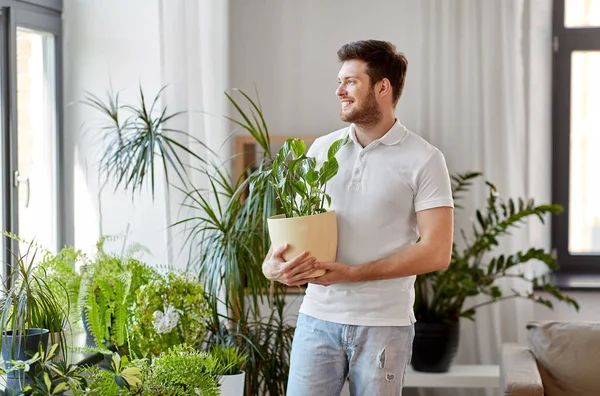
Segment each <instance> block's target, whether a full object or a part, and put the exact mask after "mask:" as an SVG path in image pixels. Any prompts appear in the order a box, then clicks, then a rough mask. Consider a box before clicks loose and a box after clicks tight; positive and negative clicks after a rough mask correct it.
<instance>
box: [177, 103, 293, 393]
mask: <svg viewBox="0 0 600 396" xmlns="http://www.w3.org/2000/svg"><path fill="white" fill-rule="evenodd" d="M239 93H240V95H241V96H242V98H243V99H244V100H245V101H246V103H247V104H248V110H243V109H242V106H241V105H240V103H238V102H237V101H236V100H235V99H234V98H233V97H232V96H231V95H227V97H228V99H229V101H230V102H231V104H232V105H233V107H234V108H235V109H236V111H237V112H238V114H239V117H240V119H241V121H240V120H235V119H232V118H230V120H232V121H233V122H234V123H235V124H237V125H238V126H240V127H242V129H244V130H245V131H247V132H248V133H249V134H250V135H251V136H252V137H253V138H254V139H255V140H256V143H257V144H258V145H259V146H260V147H261V148H262V150H263V152H264V156H263V158H261V159H259V160H258V161H256V162H255V163H254V164H252V165H253V166H254V168H255V170H254V172H255V173H256V174H259V173H261V172H269V171H270V170H271V169H272V166H273V162H274V158H273V154H272V152H271V148H270V137H269V132H268V129H267V125H266V122H265V119H264V117H263V111H262V108H261V106H260V102H255V101H254V100H252V99H251V98H250V97H249V96H248V95H247V94H245V93H244V92H242V91H239ZM244 173H245V172H244ZM206 174H207V176H208V179H209V185H210V187H209V188H208V189H207V190H192V191H191V192H189V193H188V195H187V201H186V206H187V207H188V208H189V209H191V211H192V213H195V215H194V216H191V217H189V218H187V219H184V220H182V221H181V222H180V223H178V224H188V225H190V227H189V230H190V232H189V234H188V237H187V242H188V244H189V245H190V246H191V247H192V248H194V250H195V251H197V252H199V254H198V255H196V256H191V260H190V262H189V264H188V269H189V270H191V271H196V272H197V273H198V274H199V276H200V277H201V278H202V279H204V281H205V285H206V292H207V294H208V296H209V297H208V298H209V301H210V303H211V305H212V306H213V309H214V311H215V313H214V314H213V316H212V320H211V324H210V325H209V331H210V333H209V334H210V335H209V338H210V340H209V343H219V342H225V341H223V340H226V342H233V343H234V345H237V346H238V348H240V349H241V350H243V351H245V352H246V353H248V355H249V358H248V360H247V362H246V367H247V376H246V389H247V393H248V394H253V393H252V392H257V393H260V394H265V393H266V392H268V393H269V394H271V395H277V394H283V393H285V386H286V384H287V369H286V368H287V367H288V361H289V348H290V346H291V339H292V336H293V326H289V325H287V324H285V321H284V317H283V315H284V310H283V308H284V305H285V296H286V293H287V289H286V287H285V286H284V285H282V284H279V283H273V282H269V281H268V280H267V279H266V278H265V277H264V275H263V273H262V262H263V260H264V258H265V256H266V255H267V252H268V250H269V248H270V242H269V241H270V239H269V235H268V227H267V218H268V217H270V216H272V215H274V214H276V212H277V209H278V207H277V201H276V194H275V190H274V188H273V186H272V184H271V183H270V182H269V180H268V179H267V178H259V179H252V178H243V176H241V177H240V178H239V179H238V180H235V181H234V182H233V183H231V181H230V180H231V179H230V177H229V175H228V174H227V172H226V171H224V170H222V168H213V169H211V170H206ZM251 179H252V182H251ZM269 289H270V290H271V293H267V290H269ZM219 296H223V301H224V305H225V307H227V313H225V314H224V316H221V315H220V314H218V313H217V312H216V309H217V307H218V305H219V304H218V301H219ZM261 303H262V304H266V305H267V306H269V307H275V309H273V310H272V312H271V314H270V315H269V317H268V318H267V319H264V318H262V317H261V312H260V305H261ZM223 319H225V320H226V321H225V324H223V321H222V320H223ZM219 340H221V341H219Z"/></svg>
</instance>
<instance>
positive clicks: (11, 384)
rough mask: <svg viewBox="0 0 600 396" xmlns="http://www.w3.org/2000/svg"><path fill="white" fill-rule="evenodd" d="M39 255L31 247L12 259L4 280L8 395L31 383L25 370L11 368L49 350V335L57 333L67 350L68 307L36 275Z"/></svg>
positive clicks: (1, 318)
mask: <svg viewBox="0 0 600 396" xmlns="http://www.w3.org/2000/svg"><path fill="white" fill-rule="evenodd" d="M36 253H37V247H36V246H35V245H34V244H33V243H31V244H30V245H29V246H28V248H27V251H26V252H25V253H24V254H20V253H19V254H16V255H13V256H14V264H12V265H11V268H10V273H9V275H8V276H7V277H6V278H3V279H2V293H1V296H0V334H1V335H2V360H3V362H4V366H5V368H6V369H7V371H8V374H7V384H6V385H7V394H11V392H17V393H18V392H19V391H20V390H21V389H23V387H24V386H26V385H27V384H28V383H29V382H30V381H29V379H28V378H27V376H26V375H25V371H24V370H22V369H19V370H11V367H12V366H13V364H15V363H17V364H18V362H24V361H27V360H29V359H28V356H29V357H31V356H32V355H33V354H34V353H35V352H33V351H38V350H39V349H40V347H41V348H47V346H48V335H49V333H58V334H59V341H60V342H59V344H60V347H61V349H62V350H63V351H65V350H66V349H65V345H66V343H65V338H64V335H63V332H62V330H63V329H64V326H65V320H66V318H67V312H68V307H63V306H61V305H60V303H59V302H58V301H57V299H56V297H55V296H54V294H53V292H52V289H51V288H50V287H49V286H48V283H47V282H46V280H45V279H44V277H43V276H39V275H38V274H36V272H35V264H36ZM36 364H37V362H33V366H35V365H36ZM34 368H35V367H33V369H34Z"/></svg>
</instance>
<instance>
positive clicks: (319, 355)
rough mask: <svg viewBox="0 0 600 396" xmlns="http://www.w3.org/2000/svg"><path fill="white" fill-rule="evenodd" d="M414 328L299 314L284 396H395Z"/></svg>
mask: <svg viewBox="0 0 600 396" xmlns="http://www.w3.org/2000/svg"><path fill="white" fill-rule="evenodd" d="M414 335H415V330H414V326H412V325H411V326H389V327H385V326H351V325H343V324H337V323H332V322H327V321H324V320H319V319H316V318H313V317H312V316H308V315H304V314H299V316H298V323H297V327H296V332H295V333H294V341H293V343H292V354H291V358H290V373H289V379H288V386H287V392H286V394H287V396H337V395H339V394H340V392H341V391H342V387H343V386H344V382H345V381H346V378H348V379H349V381H350V394H351V395H352V396H363V395H368V396H371V395H373V396H375V395H377V396H398V395H401V394H402V386H403V383H404V374H405V372H406V367H407V366H408V365H409V363H410V358H411V355H412V343H413V339H414Z"/></svg>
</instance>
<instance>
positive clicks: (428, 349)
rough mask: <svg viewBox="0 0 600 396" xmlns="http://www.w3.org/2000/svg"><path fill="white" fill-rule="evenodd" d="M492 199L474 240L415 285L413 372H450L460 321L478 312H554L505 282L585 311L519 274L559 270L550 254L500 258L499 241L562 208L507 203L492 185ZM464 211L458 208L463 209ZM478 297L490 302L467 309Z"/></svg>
mask: <svg viewBox="0 0 600 396" xmlns="http://www.w3.org/2000/svg"><path fill="white" fill-rule="evenodd" d="M479 176H481V174H480V173H476V172H472V173H466V174H458V175H453V176H452V177H451V179H452V192H453V195H454V197H455V198H457V194H458V193H461V192H463V191H466V189H467V187H468V186H470V185H471V184H472V181H473V179H475V178H477V177H479ZM486 185H487V187H488V196H487V201H486V207H485V208H484V209H482V210H479V209H478V210H476V212H475V218H476V219H477V222H476V223H474V224H473V234H472V235H471V236H470V237H467V236H466V233H464V231H463V232H462V233H461V234H462V235H463V238H464V247H462V248H458V246H457V245H456V243H454V245H453V249H452V258H451V260H450V264H449V266H448V268H447V269H446V270H443V271H435V272H432V273H428V274H423V275H419V276H417V279H416V281H415V304H414V311H415V316H416V319H417V322H416V323H415V340H414V343H413V356H412V366H413V367H414V369H415V370H417V371H425V372H445V371H447V370H448V369H449V367H450V365H451V363H452V360H453V358H454V355H455V353H456V350H457V346H458V335H459V319H460V318H467V319H470V320H475V318H474V316H475V313H476V311H477V309H478V308H480V307H482V306H485V305H488V304H493V303H495V302H498V301H502V300H507V299H511V298H526V299H529V300H532V301H534V302H536V303H540V304H543V305H546V306H548V307H552V302H551V301H549V300H548V299H545V298H543V297H541V296H538V295H536V294H535V293H530V292H527V293H523V292H520V291H518V290H513V291H512V292H511V293H510V294H505V292H503V291H502V289H501V288H500V286H499V285H498V280H500V279H503V278H518V279H521V280H522V281H524V282H529V283H530V284H531V285H532V286H533V287H536V288H537V287H539V288H543V289H544V290H545V291H547V292H549V293H550V294H552V296H554V297H555V298H557V299H558V300H560V301H564V302H566V303H567V304H570V305H572V306H573V307H575V308H576V309H579V305H578V304H577V302H576V301H575V300H573V299H572V298H570V297H568V296H567V295H565V294H563V293H561V292H560V290H558V289H557V288H556V287H554V286H553V285H552V284H551V283H549V282H548V281H547V279H546V278H545V277H544V276H541V277H536V276H528V275H526V274H524V273H522V271H521V272H520V271H518V270H519V268H520V266H522V265H523V264H525V263H528V262H529V261H531V260H538V261H540V262H542V263H544V264H545V265H546V266H547V267H548V268H549V269H551V270H554V269H556V268H557V267H558V266H557V263H556V259H555V258H554V257H553V256H552V254H551V253H550V252H546V251H544V249H540V248H535V247H531V248H529V249H527V250H526V251H518V252H514V253H512V254H497V253H495V252H494V249H495V248H497V247H498V246H499V239H500V238H501V237H502V236H504V235H507V234H509V233H510V231H512V230H513V229H515V228H518V227H519V225H520V224H521V223H522V222H523V221H525V220H526V219H528V218H530V217H537V218H539V219H540V221H542V222H543V221H544V216H545V215H547V214H549V213H560V212H561V211H562V208H561V206H560V205H553V204H542V205H536V204H535V203H534V201H533V200H532V199H530V200H527V201H525V200H523V199H518V200H517V202H515V201H514V200H513V199H509V200H508V201H504V200H502V199H501V198H500V197H499V195H498V192H497V189H496V187H495V186H494V185H493V184H492V183H490V182H486ZM457 207H458V205H457ZM478 295H485V296H487V300H486V301H484V302H481V303H476V304H474V305H471V306H469V305H467V304H466V302H467V299H468V298H469V297H474V296H478Z"/></svg>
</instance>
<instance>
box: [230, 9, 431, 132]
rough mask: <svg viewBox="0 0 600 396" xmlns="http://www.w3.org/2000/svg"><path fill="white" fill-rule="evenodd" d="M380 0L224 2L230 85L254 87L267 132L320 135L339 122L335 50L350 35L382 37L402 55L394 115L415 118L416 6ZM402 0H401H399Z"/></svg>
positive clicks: (409, 122)
mask: <svg viewBox="0 0 600 396" xmlns="http://www.w3.org/2000/svg"><path fill="white" fill-rule="evenodd" d="M400 3H402V2H397V1H392V0H385V1H379V2H378V3H377V5H376V6H375V5H373V6H371V5H367V3H362V2H347V1H342V0H328V1H322V0H303V1H280V0H257V1H246V0H232V1H231V7H230V8H231V20H230V26H231V28H230V29H231V35H230V36H231V44H230V45H231V84H232V87H235V88H241V89H243V90H246V91H249V92H252V93H253V92H254V84H256V87H257V89H258V93H259V95H260V99H261V102H262V105H263V109H264V110H265V115H266V117H267V122H268V125H269V127H270V132H271V134H273V135H297V136H302V135H323V134H326V133H328V132H331V131H333V130H336V129H339V128H341V127H343V126H344V124H343V123H342V122H341V121H340V119H339V104H338V100H337V98H336V96H335V94H334V92H335V89H336V88H337V73H338V71H339V67H340V64H339V63H338V61H337V55H336V53H337V50H338V49H339V48H340V47H341V46H342V45H343V44H346V43H348V42H351V41H356V40H362V39H365V38H372V39H385V40H389V41H391V42H392V43H394V44H395V45H396V46H397V47H398V49H399V50H400V51H402V52H404V53H405V55H406V56H407V58H408V62H409V67H408V69H409V71H408V77H407V81H406V88H405V93H404V96H403V98H402V99H401V100H400V104H399V106H398V111H397V113H398V114H399V115H400V118H401V120H402V121H403V122H404V123H405V125H407V126H408V127H409V128H410V127H412V126H414V125H415V124H416V114H417V109H416V102H414V101H413V100H411V98H413V97H414V95H416V94H417V93H418V81H419V77H418V76H419V74H418V70H419V63H418V62H419V60H418V59H417V58H416V56H413V55H414V54H416V53H418V52H417V49H418V48H419V38H418V37H414V36H413V35H411V30H412V29H411V27H412V26H415V25H416V24H418V23H419V18H420V17H419V11H418V10H419V4H418V2H411V3H410V7H406V6H403V5H402V4H400ZM404 3H408V2H404Z"/></svg>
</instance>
